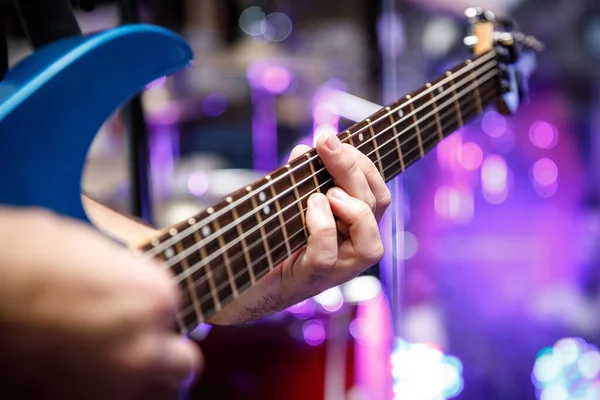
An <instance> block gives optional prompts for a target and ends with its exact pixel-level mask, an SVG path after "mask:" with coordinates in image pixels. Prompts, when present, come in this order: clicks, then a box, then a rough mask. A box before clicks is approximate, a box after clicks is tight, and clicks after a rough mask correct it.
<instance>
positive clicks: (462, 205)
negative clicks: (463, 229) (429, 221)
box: [433, 186, 475, 224]
mask: <svg viewBox="0 0 600 400" xmlns="http://www.w3.org/2000/svg"><path fill="white" fill-rule="evenodd" d="M433 202H434V209H435V212H436V214H437V215H438V216H439V217H440V218H441V219H443V220H448V221H453V222H457V223H461V224H467V223H469V222H471V221H472V220H473V216H474V214H475V199H474V196H473V192H472V191H471V190H468V189H463V190H460V189H457V188H454V187H451V186H442V187H440V188H439V189H438V190H437V191H436V192H435V195H434V199H433Z"/></svg>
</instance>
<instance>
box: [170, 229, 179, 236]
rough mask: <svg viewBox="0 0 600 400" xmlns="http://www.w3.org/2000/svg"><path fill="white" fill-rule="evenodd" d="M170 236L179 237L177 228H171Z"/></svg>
mask: <svg viewBox="0 0 600 400" xmlns="http://www.w3.org/2000/svg"><path fill="white" fill-rule="evenodd" d="M169 234H171V236H175V235H177V229H175V228H171V229H170V230H169Z"/></svg>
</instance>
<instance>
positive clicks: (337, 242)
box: [211, 134, 391, 324]
mask: <svg viewBox="0 0 600 400" xmlns="http://www.w3.org/2000/svg"><path fill="white" fill-rule="evenodd" d="M316 148H317V152H318V154H319V156H320V157H321V159H322V161H323V164H324V166H325V168H326V169H327V171H328V172H329V173H330V174H331V176H332V177H333V179H334V182H335V185H336V186H337V187H336V188H334V189H332V190H330V191H329V192H328V193H327V194H326V195H324V194H320V193H315V194H313V195H311V196H310V197H309V200H308V208H307V210H306V224H307V228H308V232H309V238H308V243H307V246H306V247H304V248H303V249H301V250H299V251H297V252H296V253H295V254H293V255H292V257H290V258H288V259H287V260H286V261H284V262H283V263H281V264H280V265H278V266H277V267H276V268H275V269H274V270H273V271H272V272H271V273H269V274H267V275H266V276H265V277H264V278H263V279H262V280H260V281H259V282H258V283H257V285H256V286H255V287H254V288H251V289H250V290H249V291H248V292H246V293H243V294H242V295H241V296H240V297H239V298H238V299H237V300H236V301H235V302H233V303H231V304H229V305H228V306H227V307H225V309H224V310H223V311H221V312H220V313H219V314H217V315H216V316H215V317H213V319H212V320H211V322H212V323H216V324H230V323H236V322H242V321H248V320H252V319H256V318H260V317H263V316H265V315H268V314H270V313H273V312H275V311H279V310H281V309H283V308H285V307H288V306H291V305H293V304H295V303H297V302H299V301H301V300H304V299H306V298H308V297H311V296H314V295H316V294H319V293H321V292H322V291H324V290H326V289H329V288H331V287H333V286H336V285H339V284H341V283H344V282H346V281H348V280H350V279H352V278H354V277H355V276H356V275H358V274H359V273H360V272H362V271H364V270H365V269H367V268H369V267H371V266H372V265H374V264H375V263H377V262H378V261H379V260H380V259H381V257H382V256H383V243H382V241H381V236H380V234H379V227H378V223H379V221H380V220H381V218H382V216H383V214H384V212H385V210H386V209H387V207H388V206H389V204H390V201H391V195H390V192H389V190H388V188H387V186H386V185H385V182H384V180H383V178H382V177H381V174H380V173H379V172H378V170H377V168H376V167H375V165H374V164H373V163H372V162H371V160H369V158H367V156H365V155H364V154H362V153H361V152H360V151H359V150H357V149H356V148H354V147H352V146H350V145H348V144H342V143H341V142H340V141H339V139H338V138H337V137H336V136H335V135H333V134H326V135H322V136H321V137H320V138H319V140H318V142H317V147H316ZM308 150H310V148H309V147H308V146H303V145H301V146H297V147H296V148H294V150H293V151H292V154H291V156H290V160H292V159H295V158H297V157H299V156H301V155H302V154H304V153H306V152H307V151H308ZM334 216H336V217H338V221H337V222H336V221H335V219H334Z"/></svg>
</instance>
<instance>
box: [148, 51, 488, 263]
mask: <svg viewBox="0 0 600 400" xmlns="http://www.w3.org/2000/svg"><path fill="white" fill-rule="evenodd" d="M478 61H481V60H479V59H478ZM489 61H491V62H488V63H487V64H488V65H487V66H489V64H494V61H495V59H490V60H489ZM475 63H476V62H472V63H470V64H467V67H463V69H464V70H465V71H463V72H461V71H457V73H455V75H454V76H450V77H448V78H446V79H444V80H443V81H441V82H439V83H437V84H436V85H433V86H432V87H431V88H429V90H426V91H425V92H423V93H421V94H420V95H417V96H415V97H414V98H412V99H411V101H409V102H407V103H405V104H403V105H401V106H398V107H397V108H395V109H394V110H392V111H390V112H388V113H386V114H385V115H383V116H382V117H380V118H378V119H377V120H375V121H372V122H371V123H370V124H368V125H367V126H365V127H364V128H361V129H360V130H358V131H357V132H355V133H354V134H352V135H351V136H349V137H350V138H354V137H356V136H359V135H360V134H361V133H362V132H363V131H364V130H366V129H369V128H371V127H372V126H373V125H374V124H375V123H377V122H379V121H381V120H383V119H385V118H386V117H387V118H389V117H390V116H392V115H393V114H394V113H395V112H397V111H398V110H399V109H401V108H403V107H406V106H407V105H410V104H412V102H414V101H415V100H417V99H419V98H420V97H421V96H422V95H425V94H427V93H429V94H431V92H432V91H433V89H434V88H436V87H438V86H439V85H440V84H442V83H443V82H445V81H446V80H448V79H450V80H452V79H456V78H458V77H460V76H464V75H466V74H467V73H470V72H473V70H474V69H475V67H474V64H475ZM495 65H496V64H494V65H492V68H493V67H494V66H495ZM483 66H486V63H482V65H481V67H483ZM482 69H483V68H482ZM486 71H487V70H484V71H483V72H486ZM459 72H460V73H459ZM477 73H478V74H479V75H481V71H477ZM475 79H477V78H474V77H473V76H472V74H471V77H470V79H464V80H462V81H460V84H459V87H462V86H463V84H464V83H465V82H466V83H467V84H468V83H469V81H473V82H471V84H473V83H474V80H475ZM440 88H443V85H442V86H441V87H440ZM456 89H457V84H456V82H454V83H453V91H456ZM449 95H451V94H450V93H441V94H439V95H437V96H436V97H435V98H434V99H430V100H428V102H427V103H425V104H424V105H422V106H421V107H420V108H418V109H416V110H412V111H411V113H408V114H404V115H403V116H404V118H401V119H400V120H398V121H397V122H396V123H394V124H393V125H391V126H389V127H388V128H387V129H386V130H384V131H382V132H379V133H378V134H377V135H375V137H374V138H371V139H369V140H368V141H367V142H366V143H368V142H370V141H372V140H374V139H376V138H377V136H380V135H381V134H383V133H385V132H387V131H388V130H389V129H392V128H394V127H395V126H397V125H399V124H401V123H402V122H404V121H406V120H407V119H408V118H409V117H411V116H414V115H415V114H416V113H418V112H419V111H420V110H421V109H423V108H425V107H427V106H429V105H431V104H432V103H435V102H436V100H439V99H440V98H443V97H445V96H449ZM346 139H347V138H346ZM366 143H364V144H366ZM316 158H318V155H315V156H313V157H311V158H310V159H308V160H306V161H304V162H303V163H301V164H299V165H297V166H296V167H294V168H293V169H291V170H289V171H287V172H285V173H283V174H282V175H281V176H278V177H277V178H276V179H273V180H271V181H269V182H268V183H266V184H264V185H263V186H261V187H259V188H257V189H253V190H251V191H250V192H249V193H248V194H246V195H244V196H242V197H241V198H240V199H238V200H236V201H234V202H233V203H230V204H228V205H227V206H226V207H224V208H223V209H220V210H218V211H217V212H215V213H212V214H210V215H209V216H208V217H207V218H204V219H202V220H201V221H199V222H197V223H194V224H191V225H190V227H188V228H186V229H185V230H184V231H182V232H177V233H176V234H174V235H171V237H170V238H169V239H167V240H165V241H164V242H162V243H158V244H157V245H156V246H155V247H153V248H151V249H149V250H148V251H147V252H146V253H145V254H144V255H145V256H149V257H152V256H154V255H157V254H158V253H161V252H163V251H165V250H167V249H168V248H170V247H172V245H173V244H176V243H177V242H179V241H180V240H181V239H182V237H188V236H190V235H192V234H194V233H196V232H198V231H199V230H201V229H202V228H204V227H205V226H208V225H209V223H211V222H212V221H213V220H215V219H216V218H218V217H219V216H221V215H223V214H224V213H226V212H228V211H231V210H233V209H234V208H235V207H236V206H237V205H239V203H240V202H243V201H245V200H247V199H249V198H251V197H252V196H255V195H256V194H257V193H260V192H262V191H263V189H265V188H267V187H269V186H270V185H272V184H274V183H276V182H277V181H279V180H281V179H283V178H286V177H289V176H291V175H292V174H293V172H294V171H295V170H297V169H298V168H300V167H302V166H305V165H306V164H307V163H309V162H312V161H313V160H314V159H316ZM293 189H294V187H291V188H289V189H288V190H286V191H284V192H282V193H281V194H280V195H284V194H286V193H287V192H288V191H290V190H293ZM274 199H276V198H274ZM274 199H273V200H274ZM273 200H271V201H273ZM251 213H252V212H250V213H247V214H246V215H244V216H242V218H243V219H245V218H249V217H250V214H251ZM199 225H202V226H199ZM227 229H231V227H229V226H227V227H221V228H220V229H219V231H222V230H227ZM216 236H217V235H216V233H215V232H211V233H210V234H209V235H208V236H207V237H205V238H204V239H203V240H201V243H202V245H203V244H204V243H205V242H209V241H211V240H213V239H214V238H215V237H216ZM186 251H187V252H186ZM194 251H195V250H190V249H186V250H184V252H182V254H184V253H185V255H184V256H185V257H187V256H188V255H189V254H191V253H193V252H194Z"/></svg>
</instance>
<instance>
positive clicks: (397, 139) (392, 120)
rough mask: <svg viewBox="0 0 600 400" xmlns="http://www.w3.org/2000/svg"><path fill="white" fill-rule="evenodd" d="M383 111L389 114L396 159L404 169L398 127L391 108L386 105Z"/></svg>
mask: <svg viewBox="0 0 600 400" xmlns="http://www.w3.org/2000/svg"><path fill="white" fill-rule="evenodd" d="M385 111H386V112H387V113H388V114H389V117H390V124H391V127H392V134H393V135H394V141H395V142H396V148H397V149H398V160H400V167H401V168H402V170H403V171H404V156H403V155H402V146H401V145H400V138H399V135H398V129H396V122H395V121H394V117H393V113H392V112H391V111H392V109H391V108H390V107H386V108H385ZM384 157H385V156H384Z"/></svg>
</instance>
